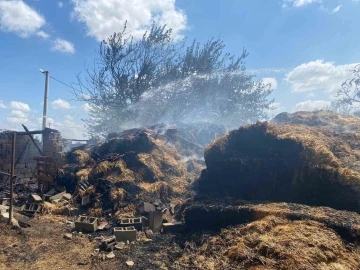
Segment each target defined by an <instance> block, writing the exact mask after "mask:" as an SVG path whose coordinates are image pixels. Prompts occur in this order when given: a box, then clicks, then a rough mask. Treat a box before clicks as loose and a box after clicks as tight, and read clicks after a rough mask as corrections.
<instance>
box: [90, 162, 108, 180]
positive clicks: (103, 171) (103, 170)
mask: <svg viewBox="0 0 360 270" xmlns="http://www.w3.org/2000/svg"><path fill="white" fill-rule="evenodd" d="M111 169H112V164H111V162H109V161H107V160H105V161H102V162H100V163H99V164H97V165H96V166H95V167H93V169H92V172H91V173H92V177H94V178H102V177H105V176H106V175H107V174H109V173H110V172H111Z"/></svg>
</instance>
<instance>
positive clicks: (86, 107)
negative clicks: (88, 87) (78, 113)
mask: <svg viewBox="0 0 360 270" xmlns="http://www.w3.org/2000/svg"><path fill="white" fill-rule="evenodd" d="M81 109H82V110H83V111H84V112H90V110H91V105H90V104H89V103H85V104H84V105H82V106H81Z"/></svg>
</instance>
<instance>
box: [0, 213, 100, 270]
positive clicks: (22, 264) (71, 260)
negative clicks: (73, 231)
mask: <svg viewBox="0 0 360 270" xmlns="http://www.w3.org/2000/svg"><path fill="white" fill-rule="evenodd" d="M45 217H55V216H43V217H41V218H40V219H37V218H35V219H32V220H31V224H32V227H30V228H27V229H24V230H23V229H20V230H12V229H10V228H9V227H8V226H5V225H4V224H0V269H14V270H22V269H29V270H33V269H34V270H35V269H38V270H46V269H54V270H55V269H56V270H57V269H64V270H70V269H80V268H81V269H93V268H92V266H91V265H87V266H85V267H80V266H79V265H78V262H80V261H84V260H90V254H91V252H93V250H94V244H93V243H90V241H89V240H88V239H87V237H76V236H74V237H73V239H72V240H70V241H69V240H66V239H64V237H63V234H64V233H65V231H64V225H63V224H62V222H60V220H59V221H56V220H55V219H45Z"/></svg>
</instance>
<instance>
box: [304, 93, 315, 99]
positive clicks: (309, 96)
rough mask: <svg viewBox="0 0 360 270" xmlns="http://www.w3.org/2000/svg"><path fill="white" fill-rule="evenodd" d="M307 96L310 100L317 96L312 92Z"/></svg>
mask: <svg viewBox="0 0 360 270" xmlns="http://www.w3.org/2000/svg"><path fill="white" fill-rule="evenodd" d="M306 96H307V97H308V98H312V97H314V96H315V94H314V93H312V92H310V93H307V94H306Z"/></svg>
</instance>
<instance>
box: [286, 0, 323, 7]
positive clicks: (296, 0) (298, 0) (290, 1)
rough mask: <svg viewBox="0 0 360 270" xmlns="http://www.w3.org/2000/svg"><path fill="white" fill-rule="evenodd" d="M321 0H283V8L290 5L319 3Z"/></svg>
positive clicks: (299, 5) (300, 5) (298, 5)
mask: <svg viewBox="0 0 360 270" xmlns="http://www.w3.org/2000/svg"><path fill="white" fill-rule="evenodd" d="M321 2H322V1H321V0H284V3H283V8H286V7H288V6H289V5H292V6H294V7H302V6H306V5H310V4H313V3H321Z"/></svg>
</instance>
